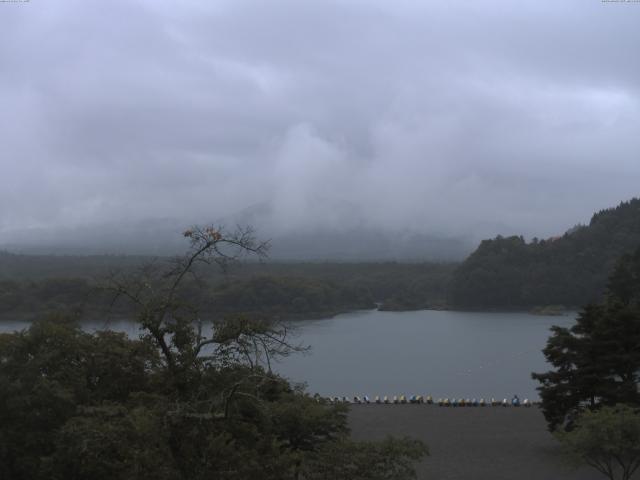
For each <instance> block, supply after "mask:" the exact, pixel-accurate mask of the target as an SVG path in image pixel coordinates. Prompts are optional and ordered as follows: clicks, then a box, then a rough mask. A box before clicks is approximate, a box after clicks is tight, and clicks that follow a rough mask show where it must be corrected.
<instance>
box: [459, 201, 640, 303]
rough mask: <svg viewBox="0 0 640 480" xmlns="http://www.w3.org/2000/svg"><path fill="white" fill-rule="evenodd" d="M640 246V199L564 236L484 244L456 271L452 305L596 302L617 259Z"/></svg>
mask: <svg viewBox="0 0 640 480" xmlns="http://www.w3.org/2000/svg"><path fill="white" fill-rule="evenodd" d="M638 245H640V199H637V198H636V199H632V200H630V201H628V202H623V203H621V204H620V205H619V206H618V207H616V208H613V209H609V210H603V211H601V212H598V213H596V214H595V215H593V218H592V219H591V222H590V223H589V225H588V226H578V227H574V228H573V229H571V230H569V231H568V232H567V233H565V234H564V235H563V236H561V237H554V238H550V239H548V240H540V241H538V240H537V239H534V240H533V241H532V242H530V243H526V242H525V241H524V239H523V238H522V237H517V236H513V237H501V236H498V237H497V238H495V239H494V240H485V241H483V242H482V243H481V244H480V246H479V247H478V249H477V250H476V251H475V252H473V253H472V254H471V255H470V256H469V257H468V258H467V259H466V260H465V261H464V262H463V263H462V264H461V265H460V267H459V268H458V269H457V270H456V271H455V273H454V275H453V279H452V284H451V295H452V302H453V304H454V306H457V307H466V308H523V307H526V308H531V307H535V306H544V305H554V304H563V305H570V306H578V305H585V304H587V303H590V302H595V301H598V300H599V299H600V298H601V294H602V292H603V291H604V289H605V286H606V281H607V275H608V274H609V272H611V270H612V268H613V266H614V265H615V262H616V260H617V259H618V258H619V257H620V256H621V255H623V254H625V253H628V252H631V251H633V250H635V248H636V247H637V246H638Z"/></svg>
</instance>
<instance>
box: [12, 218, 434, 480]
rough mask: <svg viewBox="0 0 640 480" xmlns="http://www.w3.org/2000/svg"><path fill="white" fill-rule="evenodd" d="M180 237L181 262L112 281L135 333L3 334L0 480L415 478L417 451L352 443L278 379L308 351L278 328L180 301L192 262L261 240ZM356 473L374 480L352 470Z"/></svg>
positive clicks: (336, 412) (62, 318)
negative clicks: (280, 365) (278, 362)
mask: <svg viewBox="0 0 640 480" xmlns="http://www.w3.org/2000/svg"><path fill="white" fill-rule="evenodd" d="M185 236H186V237H187V238H188V239H189V240H190V242H191V248H190V249H189V250H188V252H187V253H186V254H185V255H184V256H183V257H180V258H177V259H175V260H174V261H172V262H170V263H169V264H157V263H156V264H152V265H146V266H144V267H143V268H141V269H140V270H139V271H137V272H135V273H131V272H129V273H127V274H122V275H113V276H111V277H110V278H109V279H108V281H107V282H106V283H105V289H106V291H107V292H111V293H112V294H113V295H115V296H116V297H117V298H120V299H124V300H126V301H127V302H129V303H130V304H131V306H132V308H133V309H134V310H135V312H136V318H137V321H138V323H139V325H140V338H138V339H131V338H128V337H127V336H125V335H124V334H122V333H115V332H111V331H103V332H96V333H88V332H84V331H83V330H82V329H81V328H80V326H79V325H78V323H77V322H76V321H75V319H74V318H70V317H69V316H68V315H58V316H52V317H48V318H46V319H42V320H39V321H36V322H35V323H33V324H32V325H31V327H30V328H29V329H27V330H25V331H22V332H19V333H14V334H1V335H0V478H10V479H12V480H27V479H28V480H33V479H35V480H37V479H54V480H56V479H59V480H63V479H64V480H67V479H71V480H74V479H78V480H80V479H96V480H100V479H116V480H119V479H127V480H129V479H154V480H164V479H167V480H169V479H171V480H174V479H175V480H182V479H184V480H186V479H188V480H198V479H205V478H206V479H209V478H218V479H229V480H231V479H238V480H239V479H247V478H252V479H274V480H275V479H298V480H301V479H322V478H337V479H340V478H344V479H347V478H349V479H352V478H363V479H364V478H376V479H398V480H399V479H400V478H412V477H415V472H414V470H413V462H415V461H416V460H419V459H420V458H422V457H423V456H424V455H425V454H426V453H427V451H426V447H425V446H424V445H423V444H422V443H420V442H418V441H414V440H410V439H387V440H386V441H383V442H364V443H363V442H354V441H352V440H351V439H350V438H349V431H348V426H347V420H346V414H347V410H346V407H345V406H344V405H332V404H329V403H327V402H325V401H324V400H322V399H320V398H317V397H312V396H310V395H309V394H307V393H306V392H305V391H304V389H302V388H301V387H297V386H294V385H291V384H289V383H288V382H287V381H286V380H284V379H282V378H280V377H279V376H278V375H276V374H275V373H274V372H272V371H271V368H270V367H271V363H270V362H271V359H273V358H274V357H277V356H280V355H289V354H291V353H295V352H296V351H298V350H299V349H300V347H299V346H297V345H294V344H291V343H290V342H289V339H288V337H287V330H286V327H285V326H284V325H280V324H274V323H271V322H268V321H265V320H262V319H257V320H256V319H252V318H248V317H242V316H240V317H236V316H234V317H229V318H227V319H226V320H225V321H222V322H215V323H210V322H206V321H205V320H204V319H203V318H202V312H200V311H198V309H197V308H195V307H194V306H193V305H190V304H189V302H186V301H185V300H184V298H183V297H182V296H181V293H182V292H183V290H181V285H182V283H183V282H185V281H186V280H185V279H187V278H190V277H192V275H193V274H195V273H196V272H195V271H194V265H196V264H198V263H200V262H216V263H221V264H222V265H223V266H224V265H226V263H227V262H229V261H231V260H233V259H234V258H236V257H237V255H239V254H243V253H246V252H253V253H256V254H261V253H263V252H264V245H262V244H259V243H256V242H255V240H254V239H253V237H252V235H251V233H250V232H249V231H240V232H234V233H231V234H227V233H225V232H223V231H221V230H218V229H214V228H212V227H208V228H194V229H190V230H188V231H187V232H185ZM374 465H377V466H379V467H380V468H378V467H373V466H374ZM365 466H366V467H367V469H364V467H365ZM361 467H362V468H363V471H364V472H373V471H374V470H375V475H374V474H371V475H369V474H367V475H368V476H366V477H365V476H362V475H360V476H358V475H354V471H356V470H358V471H359V470H360V468H361ZM328 472H329V473H328Z"/></svg>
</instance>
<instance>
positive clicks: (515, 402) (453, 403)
mask: <svg viewBox="0 0 640 480" xmlns="http://www.w3.org/2000/svg"><path fill="white" fill-rule="evenodd" d="M328 400H329V402H331V403H356V404H363V403H364V404H367V403H377V404H406V403H424V404H427V405H439V406H441V407H487V406H491V407H498V406H502V407H520V406H522V407H530V406H531V405H532V404H533V403H532V402H531V401H529V399H527V398H525V399H524V400H522V401H520V399H519V398H518V396H517V395H514V396H513V398H512V399H511V400H507V399H506V398H504V399H502V400H496V399H495V398H492V399H490V400H485V399H484V398H481V399H480V400H478V399H475V398H471V399H470V398H451V399H449V398H438V399H437V400H435V399H434V398H433V397H431V395H427V396H426V397H423V396H422V395H411V396H409V397H407V396H405V395H394V396H393V397H388V396H384V397H379V396H376V397H374V398H373V399H371V398H369V397H368V396H367V395H364V396H362V397H359V396H354V397H353V399H351V398H350V397H329V399H328Z"/></svg>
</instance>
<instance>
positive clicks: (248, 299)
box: [0, 253, 455, 319]
mask: <svg viewBox="0 0 640 480" xmlns="http://www.w3.org/2000/svg"><path fill="white" fill-rule="evenodd" d="M162 260H163V259H151V258H145V257H126V256H125V257H122V256H87V257H79V256H78V257H75V256H64V257H56V256H29V255H13V254H9V253H3V254H0V318H32V317H34V316H37V315H38V314H41V313H43V312H48V311H66V312H70V311H71V312H73V313H75V314H78V313H82V314H85V315H95V314H102V313H105V312H106V311H107V310H109V311H111V313H115V314H117V315H126V314H127V313H128V312H127V310H126V308H124V307H123V306H113V305H111V298H110V296H109V295H108V294H106V293H105V292H104V291H102V290H101V288H100V286H101V285H102V284H103V283H104V280H105V279H106V278H108V277H109V275H111V274H112V272H114V271H119V272H128V271H132V270H133V269H135V267H136V265H140V264H145V263H147V264H153V263H154V262H155V263H157V262H159V261H162ZM454 268H455V265H454V264H439V263H415V264H403V263H394V262H386V263H364V264H353V263H271V262H263V263H260V262H246V263H238V264H236V265H233V267H232V268H230V269H229V270H228V271H227V272H226V273H221V272H220V271H219V270H217V269H215V268H206V267H205V268H201V269H200V270H199V275H198V279H197V281H196V280H193V279H190V280H189V281H187V282H185V283H184V285H183V286H182V289H183V291H182V295H183V296H184V297H185V298H188V300H189V302H191V303H192V304H194V305H197V306H198V308H200V310H201V311H203V312H206V313H207V314H208V315H210V316H212V317H213V318H215V316H216V315H217V316H224V315H226V314H230V313H245V314H251V315H254V316H255V315H263V316H278V317H280V318H287V319H295V318H315V317H326V316H330V315H334V314H336V313H339V312H345V311H352V310H359V309H371V308H375V307H376V304H378V305H380V304H381V305H382V308H384V309H396V310H408V309H421V308H434V307H435V308H440V307H442V306H443V305H445V304H446V299H447V288H448V281H449V278H450V276H451V272H452V271H453V269H454Z"/></svg>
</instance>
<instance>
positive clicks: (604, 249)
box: [0, 199, 640, 318]
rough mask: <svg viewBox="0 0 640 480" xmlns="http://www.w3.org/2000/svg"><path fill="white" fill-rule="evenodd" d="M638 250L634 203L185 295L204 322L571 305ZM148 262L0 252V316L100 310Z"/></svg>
mask: <svg viewBox="0 0 640 480" xmlns="http://www.w3.org/2000/svg"><path fill="white" fill-rule="evenodd" d="M638 246H640V199H633V200H630V201H628V202H623V203H621V204H620V205H619V206H617V207H615V208H612V209H607V210H602V211H600V212H598V213H596V214H595V215H594V216H593V218H592V219H591V221H590V223H589V225H578V226H576V227H574V228H572V229H571V230H569V231H568V232H567V233H565V234H564V235H563V236H561V237H554V238H550V239H545V240H539V239H536V238H534V239H533V240H532V241H530V242H527V241H525V239H524V238H523V237H521V236H512V237H501V236H498V237H496V238H495V239H493V240H484V241H483V242H482V243H481V244H480V246H479V247H478V248H477V250H476V251H475V252H473V253H472V254H471V255H470V256H469V257H468V258H467V259H466V260H465V261H464V262H463V263H461V264H454V263H395V262H379V263H376V262H369V263H346V262H345V263H339V262H308V263H272V262H263V263H260V262H253V263H241V264H237V265H233V266H232V267H231V269H230V270H229V271H228V272H226V273H222V272H221V271H220V270H219V269H217V268H215V267H210V268H204V269H200V270H199V271H198V274H199V277H200V279H201V283H199V284H198V288H196V285H195V284H187V288H189V289H190V291H189V292H188V296H189V298H190V300H191V301H192V302H194V303H195V304H197V305H199V306H200V307H201V308H202V310H203V311H206V312H207V313H208V314H211V315H217V314H220V315H224V314H229V313H250V314H265V315H276V316H280V317H283V318H284V317H287V318H305V317H306V318H309V317H319V316H328V315H333V314H335V313H337V312H344V311H349V310H357V309H365V308H373V307H374V306H375V305H376V304H378V305H379V306H380V308H382V309H385V310H418V309H426V308H436V309H440V308H457V309H530V308H532V307H537V306H547V305H564V306H566V307H577V306H580V305H585V304H587V303H589V302H594V301H595V302H597V301H599V300H600V298H601V296H602V294H603V292H604V291H605V287H606V282H607V276H608V275H609V273H610V272H611V270H612V268H613V266H614V264H615V262H616V260H617V259H618V258H620V257H621V256H622V255H623V254H625V253H629V252H632V251H634V250H635V249H636V248H637V247H638ZM152 260H153V259H151V257H148V258H146V257H127V256H107V255H105V256H87V257H80V256H28V255H13V254H10V253H0V315H3V316H4V317H6V316H7V315H18V314H34V313H38V312H42V311H48V310H52V309H60V308H64V309H66V310H69V309H70V308H72V309H81V308H83V309H85V310H95V309H96V308H101V309H103V308H107V307H109V305H110V304H109V298H108V297H107V296H105V294H104V293H100V292H99V291H97V290H96V287H97V286H99V285H100V282H101V280H100V279H101V278H104V277H105V276H106V275H108V274H109V272H110V271H113V270H124V271H127V270H132V269H134V268H135V267H136V266H138V265H140V264H141V263H144V262H151V261H152ZM110 308H112V307H110ZM119 308H122V307H119ZM120 313H122V311H120Z"/></svg>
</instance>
